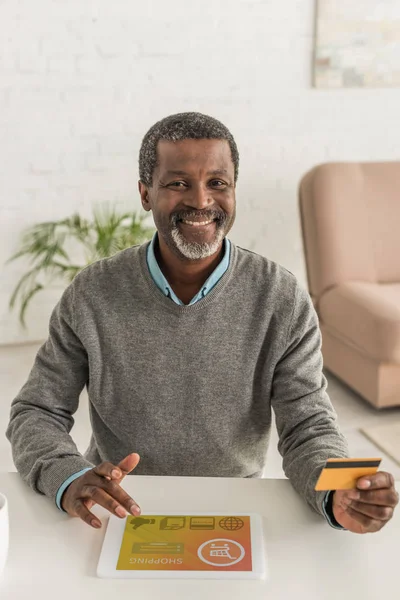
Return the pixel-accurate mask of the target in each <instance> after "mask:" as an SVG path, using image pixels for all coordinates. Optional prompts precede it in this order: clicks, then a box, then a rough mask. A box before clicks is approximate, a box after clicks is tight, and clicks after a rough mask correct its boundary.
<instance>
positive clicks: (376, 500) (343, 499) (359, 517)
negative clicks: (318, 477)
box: [332, 471, 399, 533]
mask: <svg viewBox="0 0 400 600" xmlns="http://www.w3.org/2000/svg"><path fill="white" fill-rule="evenodd" d="M367 482H369V484H368V483H367ZM398 502H399V494H398V493H397V492H396V490H395V487H394V478H393V475H391V474H390V473H385V472H384V471H379V472H378V473H375V475H368V476H367V477H360V479H358V480H357V489H352V490H335V492H334V494H333V501H332V510H333V514H334V516H335V519H336V521H337V522H338V523H339V524H340V525H342V527H344V528H345V529H348V530H349V531H352V532H353V533H373V532H374V531H379V530H380V529H382V527H383V526H384V525H386V523H387V522H388V521H390V519H391V518H392V516H393V512H394V509H395V507H396V505H397V504H398Z"/></svg>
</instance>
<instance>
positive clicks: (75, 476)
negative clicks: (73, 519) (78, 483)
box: [56, 467, 92, 512]
mask: <svg viewBox="0 0 400 600" xmlns="http://www.w3.org/2000/svg"><path fill="white" fill-rule="evenodd" d="M91 470H92V468H91V467H87V468H86V469H82V470H81V471H78V472H77V473H74V474H73V475H71V477H68V479H66V480H65V481H64V483H62V484H61V485H60V487H59V488H58V490H57V495H56V505H57V508H59V509H60V510H61V511H62V512H66V511H65V510H64V509H63V508H62V507H61V498H62V495H63V493H64V492H65V490H66V489H67V487H68V486H69V484H70V483H72V482H73V481H75V479H78V477H80V476H81V475H83V474H84V473H86V471H91Z"/></svg>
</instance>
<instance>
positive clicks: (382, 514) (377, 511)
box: [349, 501, 393, 521]
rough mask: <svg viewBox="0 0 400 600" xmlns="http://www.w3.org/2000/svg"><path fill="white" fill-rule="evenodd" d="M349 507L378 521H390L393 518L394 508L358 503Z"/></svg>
mask: <svg viewBox="0 0 400 600" xmlns="http://www.w3.org/2000/svg"><path fill="white" fill-rule="evenodd" d="M349 506H350V508H353V509H354V510H356V511H357V512H359V513H361V514H363V515H367V517H371V519H376V520H378V521H389V520H390V519H391V518H392V517H393V508H392V507H390V506H375V505H373V504H366V503H365V502H357V501H353V502H351V503H350V505H349Z"/></svg>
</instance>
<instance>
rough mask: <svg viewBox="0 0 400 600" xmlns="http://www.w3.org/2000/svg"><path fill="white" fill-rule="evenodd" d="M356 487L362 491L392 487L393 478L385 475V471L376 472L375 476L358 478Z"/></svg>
mask: <svg viewBox="0 0 400 600" xmlns="http://www.w3.org/2000/svg"><path fill="white" fill-rule="evenodd" d="M357 487H358V488H359V489H362V490H365V489H368V490H373V489H381V488H390V487H394V477H393V475H392V474H391V473H386V471H378V473H375V475H368V477H360V479H358V480H357Z"/></svg>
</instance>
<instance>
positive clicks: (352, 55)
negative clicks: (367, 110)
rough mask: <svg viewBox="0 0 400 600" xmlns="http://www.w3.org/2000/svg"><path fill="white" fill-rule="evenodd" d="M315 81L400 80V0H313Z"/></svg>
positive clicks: (337, 84)
mask: <svg viewBox="0 0 400 600" xmlns="http://www.w3.org/2000/svg"><path fill="white" fill-rule="evenodd" d="M314 86H315V87H317V88H362V87H393V86H400V0H379V1H378V0H351V1H350V0H317V15H316V47H315V59H314Z"/></svg>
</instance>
